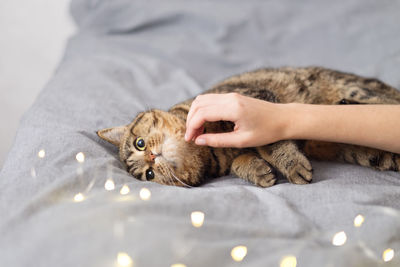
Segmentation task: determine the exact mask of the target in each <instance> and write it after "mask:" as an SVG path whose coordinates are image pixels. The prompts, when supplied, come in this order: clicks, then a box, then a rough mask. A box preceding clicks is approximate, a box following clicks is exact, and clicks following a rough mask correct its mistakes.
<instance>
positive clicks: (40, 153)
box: [38, 149, 46, 159]
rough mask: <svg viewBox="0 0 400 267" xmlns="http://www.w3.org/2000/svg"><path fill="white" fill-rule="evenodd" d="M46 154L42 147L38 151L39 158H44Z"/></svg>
mask: <svg viewBox="0 0 400 267" xmlns="http://www.w3.org/2000/svg"><path fill="white" fill-rule="evenodd" d="M45 156H46V151H44V149H41V150H40V151H39V152H38V157H39V158H41V159H42V158H44V157H45Z"/></svg>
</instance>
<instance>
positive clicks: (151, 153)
mask: <svg viewBox="0 0 400 267" xmlns="http://www.w3.org/2000/svg"><path fill="white" fill-rule="evenodd" d="M157 156H159V155H158V154H155V153H153V152H150V155H149V158H150V161H154V160H155V159H156V157H157Z"/></svg>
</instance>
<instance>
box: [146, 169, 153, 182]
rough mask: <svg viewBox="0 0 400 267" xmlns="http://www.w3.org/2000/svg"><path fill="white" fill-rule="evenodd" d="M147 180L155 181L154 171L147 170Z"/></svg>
mask: <svg viewBox="0 0 400 267" xmlns="http://www.w3.org/2000/svg"><path fill="white" fill-rule="evenodd" d="M146 179H147V180H151V179H154V172H153V170H152V169H147V170H146Z"/></svg>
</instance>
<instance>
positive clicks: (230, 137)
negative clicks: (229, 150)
mask: <svg viewBox="0 0 400 267" xmlns="http://www.w3.org/2000/svg"><path fill="white" fill-rule="evenodd" d="M195 144H196V145H200V146H212V147H242V146H243V145H242V144H243V142H242V140H241V137H240V135H238V134H237V133H234V132H229V133H217V134H202V135H200V136H198V137H197V138H196V140H195Z"/></svg>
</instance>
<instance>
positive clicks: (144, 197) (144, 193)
mask: <svg viewBox="0 0 400 267" xmlns="http://www.w3.org/2000/svg"><path fill="white" fill-rule="evenodd" d="M139 195H140V198H141V199H142V200H149V199H150V197H151V192H150V190H149V189H147V188H145V187H143V188H142V189H140V192H139Z"/></svg>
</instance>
